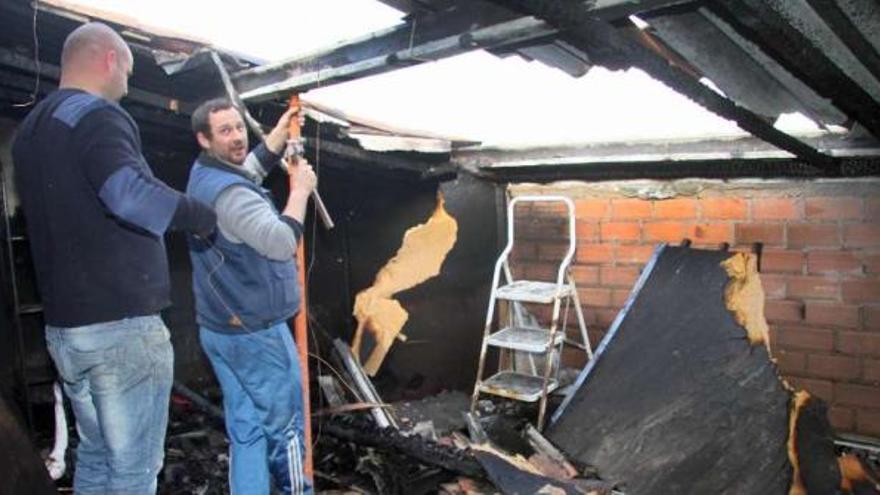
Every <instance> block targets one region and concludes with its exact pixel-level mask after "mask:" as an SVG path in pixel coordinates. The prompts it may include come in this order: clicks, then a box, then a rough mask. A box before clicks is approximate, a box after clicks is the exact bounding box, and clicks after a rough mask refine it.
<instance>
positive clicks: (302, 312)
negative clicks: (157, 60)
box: [288, 95, 314, 481]
mask: <svg viewBox="0 0 880 495" xmlns="http://www.w3.org/2000/svg"><path fill="white" fill-rule="evenodd" d="M289 106H290V107H300V102H299V95H292V96H291V97H290V104H289ZM300 108H302V107H300ZM288 134H289V138H290V139H295V140H299V139H301V138H302V129H300V123H299V117H298V116H296V117H294V118H292V119H290V127H289V128H288ZM300 149H301V148H300ZM305 243H306V242H305V236H303V237H301V238H300V240H299V244H297V246H296V272H297V283H298V284H299V293H300V297H301V299H300V301H301V304H300V308H299V313H297V314H296V316H295V317H294V319H293V336H294V339H296V348H297V351H298V353H299V367H300V377H301V378H302V392H303V418H304V423H305V425H304V427H303V430H304V433H305V439H304V440H305V442H304V443H305V459H304V463H303V464H304V466H305V472H306V476H308V477H309V479H310V480H312V481H314V474H313V473H314V467H313V465H312V407H311V403H310V402H309V332H308V307H309V305H308V293H307V290H306V287H307V286H306V269H305V266H306V264H305V258H306V253H305V251H306V250H305Z"/></svg>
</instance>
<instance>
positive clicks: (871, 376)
mask: <svg viewBox="0 0 880 495" xmlns="http://www.w3.org/2000/svg"><path fill="white" fill-rule="evenodd" d="M862 380H864V381H865V382H867V383H869V384H872V385H880V359H868V358H865V359H863V360H862Z"/></svg>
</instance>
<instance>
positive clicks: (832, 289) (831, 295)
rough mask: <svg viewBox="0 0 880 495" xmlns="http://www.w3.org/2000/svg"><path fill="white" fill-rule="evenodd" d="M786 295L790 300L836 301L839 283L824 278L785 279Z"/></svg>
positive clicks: (797, 277)
mask: <svg viewBox="0 0 880 495" xmlns="http://www.w3.org/2000/svg"><path fill="white" fill-rule="evenodd" d="M787 295H788V297H790V298H805V299H837V298H838V297H839V296H840V283H839V282H837V281H836V280H833V279H829V278H826V277H804V276H797V275H789V276H788V277H787Z"/></svg>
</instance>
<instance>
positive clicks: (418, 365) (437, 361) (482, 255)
mask: <svg viewBox="0 0 880 495" xmlns="http://www.w3.org/2000/svg"><path fill="white" fill-rule="evenodd" d="M340 165H342V166H340ZM359 167H361V168H359ZM363 167H365V165H360V166H357V165H354V164H349V165H345V164H342V163H339V162H337V164H336V166H333V167H330V166H325V167H322V168H321V170H320V175H321V177H320V190H321V194H322V196H323V198H324V200H325V202H326V203H327V205H328V208H329V209H330V211H331V213H332V215H333V217H334V220H335V222H336V224H337V227H336V228H335V229H334V230H332V231H326V230H324V229H323V227H321V226H318V227H317V228H316V229H315V230H314V235H312V232H313V230H312V227H311V225H312V224H311V222H312V221H313V220H312V219H311V217H310V218H309V219H307V227H308V228H307V236H309V237H310V239H314V241H315V245H314V246H313V245H312V244H311V243H310V244H309V246H308V247H309V254H310V255H311V253H312V252H314V257H311V256H310V257H309V259H314V263H313V265H312V268H311V271H310V277H309V297H310V303H309V310H310V314H311V318H310V320H311V324H312V328H313V336H314V337H315V338H314V339H313V340H315V341H317V342H318V345H319V346H323V349H322V352H323V353H324V354H326V351H327V350H328V347H329V343H330V338H332V337H341V338H343V339H345V340H346V341H347V342H350V339H351V336H352V334H353V333H354V329H355V328H356V321H355V320H354V318H353V316H352V305H353V301H354V298H355V296H356V294H357V293H358V292H359V291H361V290H363V289H365V288H367V287H369V286H370V285H371V284H372V283H373V280H374V278H375V276H376V273H377V272H378V271H379V270H380V269H381V268H382V267H383V266H384V265H385V263H386V262H387V261H388V260H389V259H390V258H391V257H392V256H394V254H395V253H396V252H397V249H398V248H399V247H400V245H401V242H402V239H403V236H404V233H405V232H406V231H407V229H409V228H411V227H413V226H416V225H418V224H421V223H423V222H425V221H426V220H427V219H428V218H429V217H430V216H431V213H432V212H433V211H434V208H435V207H436V204H437V191H438V188H439V190H440V191H441V192H442V193H443V195H444V197H445V201H446V210H447V211H448V212H449V214H450V215H452V216H453V217H454V218H455V219H456V221H457V222H458V240H457V241H456V243H455V245H454V247H453V248H452V250H451V251H450V252H449V255H448V256H447V258H446V260H445V262H444V263H443V266H442V268H441V271H440V274H439V275H438V276H437V277H434V278H432V279H429V280H427V281H426V282H424V283H423V284H421V285H418V286H416V287H414V288H412V289H410V290H407V291H403V292H401V293H399V294H398V295H397V296H395V298H396V299H397V300H398V301H400V303H401V304H402V305H403V307H404V309H405V310H406V311H407V312H408V313H409V319H408V321H407V323H406V325H405V326H404V328H403V333H404V334H405V335H406V336H407V338H408V340H407V341H406V342H400V341H398V342H396V343H395V344H394V346H393V347H392V349H391V351H390V353H389V354H388V356H387V358H386V359H385V362H384V363H383V365H382V367H381V368H380V370H379V372H378V373H377V375H376V377H375V378H374V382H375V383H376V385H377V387H378V389H379V392H380V394H381V395H382V396H383V399H386V400H394V399H397V398H404V397H419V396H423V395H426V394H431V393H436V392H439V391H441V390H444V389H446V390H448V389H459V390H469V389H470V387H471V386H472V385H473V379H474V374H475V373H476V364H477V359H478V354H479V345H480V338H481V332H482V326H483V319H484V317H485V311H486V303H487V301H488V296H489V292H488V291H489V283H490V281H491V277H492V267H493V263H494V258H495V256H496V254H497V253H496V251H497V244H498V243H497V216H496V188H495V186H494V185H492V184H488V183H485V182H482V181H479V180H477V179H474V178H471V177H469V176H465V175H461V176H459V178H457V179H455V180H452V181H448V182H444V183H437V182H418V181H414V180H409V179H407V175H406V174H400V175H398V176H395V175H387V174H386V175H373V174H368V173H364V172H363ZM366 167H368V165H366ZM370 344H371V341H370V340H369V337H366V340H365V346H364V349H363V356H366V355H367V353H368V351H369V349H370ZM312 365H313V371H312V373H317V372H319V371H320V370H319V369H318V363H316V362H314V361H313V362H312ZM323 372H324V373H327V371H326V370H325V371H323Z"/></svg>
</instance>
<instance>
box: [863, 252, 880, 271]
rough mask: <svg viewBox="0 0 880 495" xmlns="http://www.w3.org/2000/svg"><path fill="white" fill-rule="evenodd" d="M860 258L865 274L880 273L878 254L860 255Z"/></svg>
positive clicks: (879, 257) (879, 255)
mask: <svg viewBox="0 0 880 495" xmlns="http://www.w3.org/2000/svg"><path fill="white" fill-rule="evenodd" d="M861 258H862V264H863V265H864V269H865V273H870V274H877V273H880V254H876V253H862V255H861Z"/></svg>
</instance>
